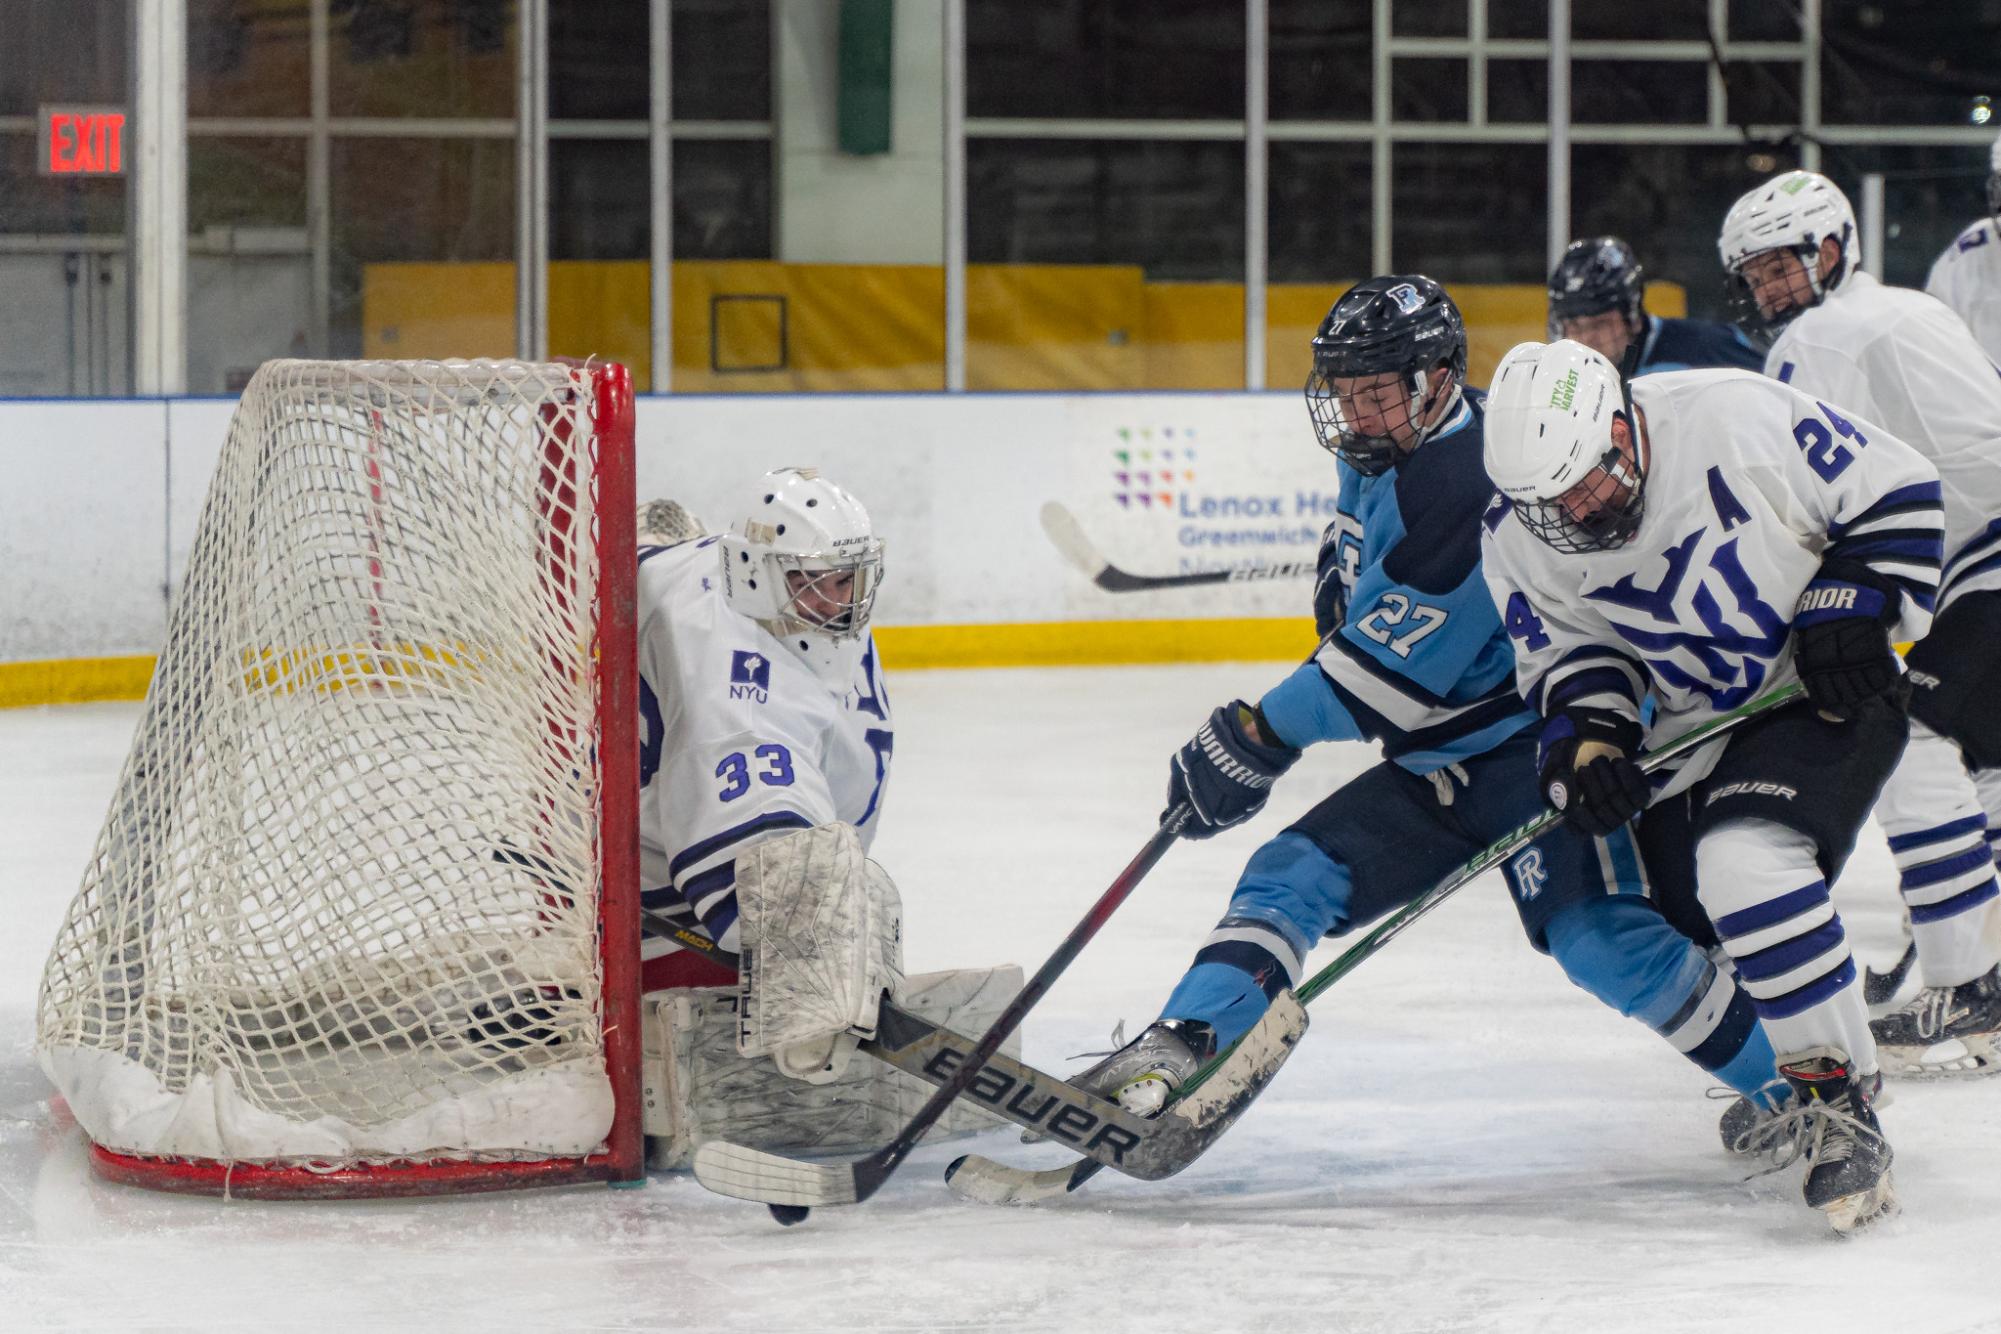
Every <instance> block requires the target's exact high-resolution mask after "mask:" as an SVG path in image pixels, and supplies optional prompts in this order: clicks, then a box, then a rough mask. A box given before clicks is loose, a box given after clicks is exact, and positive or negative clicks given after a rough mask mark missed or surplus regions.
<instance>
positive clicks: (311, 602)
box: [37, 361, 644, 1198]
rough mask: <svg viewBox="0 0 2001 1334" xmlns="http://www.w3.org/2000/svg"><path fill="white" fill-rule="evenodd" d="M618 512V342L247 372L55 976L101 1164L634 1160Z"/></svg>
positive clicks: (511, 1168)
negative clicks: (544, 360)
mask: <svg viewBox="0 0 2001 1334" xmlns="http://www.w3.org/2000/svg"><path fill="white" fill-rule="evenodd" d="M633 512H634V504H633V481H632V389H631V381H630V378H629V377H628V375H627V373H626V370H625V368H624V367H622V366H616V365H602V364H598V365H589V366H566V365H537V364H530V363H524V362H488V361H472V362H311V361H277V362H272V363H270V364H268V365H266V366H264V367H263V368H262V369H261V370H259V371H258V373H257V375H256V377H255V378H254V379H253V380H252V381H251V383H250V386H249V387H248V388H247V389H246V390H245V391H244V394H243V398H242V401H241V402H240V403H239V405H238V406H237V409H236V413H235V416H234V418H233V419H232V420H231V423H230V428H229V436H228V441H227V444H226V445H225V447H224V450H223V453H222V456H221V459H220V461H219V463H218V464H217V467H216V472H215V477H214V480H213V482H212V484H211V485H210V488H209V493H208V499H207V502H206V505H205V507H204V509H203V512H202V518H201V524H200V528H199V530H198V532H197V534H196V538H195V543H194V550H193V554H192V556H191V557H190V560H189V565H188V568H187V572H186V578H185V581H184V584H183V586H182V588H181V591H180V593H179V595H178V597H177V599H176V601H175V603H174V606H173V609H172V614H171V616H170V618H169V624H168V630H167V640H166V647H165V649H164V650H163V651H162V653H161V654H160V658H159V663H158V666H157V668H156V670H155V672H154V675H153V681H152V686H151V689H150V690H149V692H148V695H147V699H146V705H145V710H144V713H143V716H142V717H141V720H140V723H139V727H138V731H137V733H136V735H135V737H134V740H133V743H132V750H131V753H130V755H129V756H128V757H127V758H126V762H125V767H124V769H123V771H122V773H121V775H120V777H119V780H118V786H117V790H116V792H115V794H114V796H113V798H112V804H111V809H110V812H109V814H108V815H107V817H106V819H105V823H104V828H103V831H102V832H101V833H100V835H99V836H98V841H97V845H96V849H95V851H94V853H93V855H92V858H91V862H90V865H89V867H88V869H87V871H86V873H85V877H84V883H83V888H82V891H81V892H80V893H79V895H78V897H77V899H76V901H75V903H74V904H73V905H72V906H71V908H70V911H69V915H68V917H67V919H66V920H65V922H64V925H63V927H62V931H61V933H60V935H59V936H58V938H57V941H56V945H55V949H54V951H53V953H52V955H51V957H50V961H49V965H48V971H47V973H46V975H45V977H44V979H43V983H42V990H41V996H40V1003H39V1010H38V1015H37V1026H38V1037H37V1054H38V1056H39V1059H40V1061H41V1064H42V1067H43V1069H44V1070H45V1071H46V1072H47V1074H48V1075H49V1077H50V1078H51V1079H52V1080H53V1081H54V1082H55V1084H56V1086H57V1087H58V1088H59V1089H60V1090H61V1092H62V1095H63V1096H64V1098H66V1099H67V1100H68V1102H69V1105H70V1107H71V1109H72V1110H73V1111H74V1113H75V1115H76V1119H77V1121H78V1122H79V1123H80V1124H81V1126H82V1127H83V1129H84V1131H85V1132H86V1133H87V1134H88V1136H89V1137H90V1140H91V1142H92V1149H91V1152H92V1157H93V1161H94V1165H95V1166H96V1168H97V1170H98V1171H99V1172H100V1173H101V1174H103V1175H106V1176H110V1177H113V1178H115V1179H119V1180H124V1181H130V1182H135V1183H139V1184H143V1185H148V1186H153V1187H158V1188H163V1189H169V1190H183V1191H196V1192H218V1193H231V1194H239V1195H248V1196H269V1197H280V1198H283V1197H344V1196H388V1195H418V1194H444V1193H453V1192H461V1191H474V1190H495V1189H504V1188H509V1187H516V1186H531V1185H544V1184H553V1183H567V1182H577V1181H589V1180H610V1181H621V1180H636V1179H638V1178H640V1177H641V1176H642V1174H643V1171H644V1155H643V1149H642V1140H641V1134H640V1106H639V1092H638V1089H639V1077H638V1072H639V1053H640V1040H639V997H638V979H637V971H638V959H639V948H638V928H639V909H638V895H637V878H638V831H637V820H638V816H637V805H638V787H639V777H638V763H639V740H638V736H637V733H636V718H637V714H638V680H637V665H636V651H635V644H634V635H635V615H634V612H635V609H634V606H633V600H634V583H635V579H636V561H635V546H634V537H633Z"/></svg>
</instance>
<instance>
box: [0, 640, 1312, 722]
mask: <svg viewBox="0 0 2001 1334" xmlns="http://www.w3.org/2000/svg"><path fill="white" fill-rule="evenodd" d="M875 636H876V642H877V643H878V644H879V645H880V646H881V649H882V658H883V664H884V666H886V667H887V668H889V669H890V670H892V671H906V672H907V671H917V670H920V669H924V668H932V667H1082V666H1103V665H1118V664H1127V663H1168V662H1296V661H1300V660H1302V659H1304V658H1305V657H1306V655H1307V654H1308V653H1310V652H1312V650H1313V645H1314V635H1313V622H1312V621H1311V620H1310V619H1308V618H1305V617H1269V618H1267V617H1254V618H1238V619H1230V620H1197V621H1055V622H1047V623H1041V624H1028V625H885V626H878V627H877V628H876V632H875ZM450 659H451V655H450V654H436V653H430V652H425V653H421V654H416V655H414V656H413V657H412V658H411V659H410V660H408V661H406V662H403V663H401V664H400V665H399V666H397V667H396V668H395V669H394V670H395V671H396V672H398V673H400V674H402V675H409V676H416V675H422V674H424V672H425V670H426V669H425V667H424V665H423V664H426V663H430V664H437V666H433V667H432V668H431V670H438V667H439V666H442V665H443V664H445V663H447V662H449V661H450ZM246 666H248V667H250V668H251V670H250V671H249V672H248V673H247V674H246V675H245V678H244V681H245V684H246V685H248V686H250V687H252V688H258V687H265V688H282V689H299V688H301V687H305V686H310V687H311V688H313V689H317V690H324V689H329V688H338V687H339V686H341V685H349V684H357V683H359V680H360V679H361V678H363V677H369V678H373V677H376V676H379V675H381V674H383V673H384V672H385V670H386V669H385V667H384V666H383V665H381V664H374V665H362V664H361V663H360V662H359V660H358V658H357V656H356V655H353V654H347V653H338V654H327V655H304V656H300V655H280V656H278V657H274V658H272V659H271V660H270V661H268V662H253V660H250V659H246ZM152 678H153V659H152V658H151V657H148V656H138V655H135V656H132V657H123V658H54V659H47V660H42V661H36V662H0V708H27V707H31V706H34V705H39V704H83V703H88V702H90V701H93V700H121V699H122V700H132V699H144V698H145V696H146V686H147V684H148V683H149V682H150V681H151V680H152Z"/></svg>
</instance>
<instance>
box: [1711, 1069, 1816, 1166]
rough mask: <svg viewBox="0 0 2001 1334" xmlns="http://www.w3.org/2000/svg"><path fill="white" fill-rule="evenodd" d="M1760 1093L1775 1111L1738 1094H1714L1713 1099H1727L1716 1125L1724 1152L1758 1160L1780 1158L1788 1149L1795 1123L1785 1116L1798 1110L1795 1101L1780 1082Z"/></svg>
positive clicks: (1767, 1086) (1721, 1091) (1778, 1080)
mask: <svg viewBox="0 0 2001 1334" xmlns="http://www.w3.org/2000/svg"><path fill="white" fill-rule="evenodd" d="M1760 1092H1762V1093H1765V1094H1766V1095H1767V1096H1768V1097H1770V1098H1771V1099H1772V1101H1773V1102H1774V1103H1776V1104H1777V1108H1778V1109H1777V1110H1776V1111H1774V1110H1773V1109H1772V1108H1770V1107H1767V1106H1765V1105H1764V1104H1763V1103H1760V1102H1754V1101H1752V1100H1751V1099H1750V1098H1747V1097H1745V1096H1744V1095H1743V1094H1741V1093H1739V1094H1736V1095H1734V1096H1732V1095H1731V1093H1730V1090H1728V1089H1718V1090H1716V1095H1715V1096H1722V1097H1729V1098H1730V1105H1729V1106H1728V1107H1725V1108H1724V1109H1723V1117H1722V1119H1721V1120H1719V1121H1718V1122H1717V1123H1716V1133H1717V1134H1718V1135H1719V1136H1721V1137H1722V1139H1723V1147H1724V1149H1725V1151H1727V1152H1729V1153H1735V1154H1740V1155H1742V1156H1743V1157H1746V1158H1759V1157H1763V1156H1765V1155H1766V1154H1783V1153H1785V1152H1787V1151H1788V1150H1789V1149H1790V1148H1791V1133H1792V1131H1793V1130H1795V1129H1797V1127H1798V1124H1799V1122H1798V1119H1797V1118H1795V1117H1792V1116H1790V1115H1789V1114H1790V1113H1791V1112H1793V1111H1794V1110H1795V1109H1796V1108H1797V1107H1798V1106H1799V1099H1797V1098H1795V1097H1794V1096H1793V1091H1792V1089H1791V1088H1790V1087H1789V1086H1788V1085H1787V1084H1786V1082H1785V1081H1784V1080H1782V1079H1774V1080H1773V1081H1772V1082H1771V1083H1770V1084H1767V1085H1765V1087H1764V1088H1763V1089H1761V1090H1760Z"/></svg>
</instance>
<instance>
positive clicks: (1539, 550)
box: [1482, 370, 1943, 792]
mask: <svg viewBox="0 0 2001 1334" xmlns="http://www.w3.org/2000/svg"><path fill="white" fill-rule="evenodd" d="M1632 394H1633V402H1634V405H1635V406H1636V407H1637V408H1638V409H1639V410H1640V412H1641V413H1642V414H1643V419H1644V423H1645V428H1646V439H1647V443H1648V453H1647V458H1646V464H1647V476H1646V483H1645V485H1646V491H1645V509H1644V512H1643V515H1642V518H1641V520H1640V529H1639V532H1638V533H1637V534H1636V535H1635V536H1634V538H1633V540H1632V541H1630V542H1629V543H1627V544H1626V545H1625V546H1622V547H1618V548H1616V549H1614V550H1611V551H1595V552H1590V553H1586V554H1583V555H1574V556H1573V555H1563V554H1561V553H1559V552H1557V551H1554V550H1552V549H1551V548H1550V547H1549V546H1548V545H1547V544H1546V543H1544V542H1543V541H1541V540H1540V539H1539V538H1537V537H1536V536H1535V535H1534V534H1533V533H1531V532H1529V531H1528V529H1526V528H1524V527H1523V526H1522V525H1521V523H1520V522H1518V521H1517V520H1516V519H1515V517H1514V512H1513V510H1512V509H1511V508H1510V506H1509V503H1508V501H1507V498H1506V497H1504V496H1497V497H1496V498H1495V501H1494V503H1493V504H1492V505H1491V506H1490V507H1489V508H1488V511H1487V515H1486V517H1485V518H1484V519H1483V520H1482V527H1483V528H1484V530H1485V532H1484V534H1483V540H1484V544H1485V545H1484V555H1485V562H1484V563H1485V568H1486V575H1487V584H1488V589H1489V591H1490V592H1491V593H1492V594H1493V598H1494V603H1495V605H1496V606H1497V607H1499V608H1500V609H1501V620H1502V624H1503V625H1504V626H1505V627H1506V629H1507V631H1508V634H1509V635H1510V637H1511V638H1512V639H1513V640H1514V644H1515V662H1516V682H1517V684H1518V685H1519V687H1520V689H1521V692H1522V695H1523V697H1524V698H1525V699H1527V700H1528V702H1529V704H1530V706H1531V707H1532V708H1534V709H1535V710H1536V711H1537V712H1538V713H1540V714H1542V715H1544V716H1545V717H1547V716H1549V715H1551V714H1554V713H1557V712H1559V711H1561V710H1563V709H1565V708H1570V707H1592V708H1605V709H1610V710H1612V711H1614V712H1617V713H1620V714H1623V715H1625V716H1626V717H1628V718H1632V719H1634V720H1636V721H1637V720H1638V719H1639V717H1640V704H1641V701H1642V700H1643V699H1644V698H1645V697H1646V695H1647V694H1649V693H1651V694H1652V695H1653V697H1654V700H1655V705H1656V712H1655V717H1654V721H1653V734H1654V735H1656V736H1659V737H1663V738H1671V737H1676V736H1679V735H1681V734H1682V733H1683V732H1685V731H1688V730H1689V729H1690V728H1693V727H1696V726H1698V725H1700V724H1701V723H1704V722H1707V721H1708V720H1709V719H1711V718H1714V717H1716V716H1717V715H1719V714H1722V713H1726V712H1728V711H1730V710H1731V709H1734V708H1736V707H1738V706H1739V705H1741V704H1745V703H1748V702H1749V701H1750V700H1751V699H1753V698H1754V697H1756V696H1758V695H1760V694H1763V693H1765V692H1766V691H1769V690H1773V689H1776V688H1777V687H1779V686H1782V685H1786V684H1789V683H1791V682H1793V681H1796V680H1798V679H1799V676H1798V673H1797V672H1796V671H1795V670H1794V667H1793V660H1792V648H1791V642H1790V641H1791V636H1792V620H1793V612H1794V608H1795V607H1796V606H1797V605H1798V602H1799V598H1800V594H1801V593H1802V592H1803V591H1805V589H1806V586H1807V584H1808V583H1809V582H1811V581H1812V579H1813V577H1814V575H1815V573H1816V572H1817V571H1818V570H1819V568H1820V564H1821V561H1822V560H1823V559H1825V558H1826V557H1828V556H1842V557H1845V558H1847V559H1850V560H1854V561H1857V562H1859V563H1862V564H1866V565H1868V566H1869V567H1870V568H1871V569H1872V570H1874V571H1875V572H1876V573H1878V574H1880V575H1883V576H1884V577H1885V578H1888V579H1890V580H1892V581H1894V582H1895V583H1896V584H1897V586H1898V587H1899V589H1900V590H1901V591H1902V592H1903V593H1904V597H1903V599H1902V607H1901V618H1900V621H1899V624H1898V625H1897V627H1896V628H1895V631H1894V633H1895V634H1896V635H1897V636H1898V637H1900V638H1905V639H1915V638H1917V637H1919V636H1921V635H1923V634H1924V632H1925V631H1926V630H1927V629H1928V628H1929V627H1930V625H1931V605H1932V598H1933V590H1934V589H1935V588H1936V586H1937V581H1938V562H1939V554H1938V553H1939V545H1940V538H1939V533H1940V531H1941V528H1942V525H1943V519H1942V517H1941V515H1940V505H1939V486H1938V473H1937V471H1936V470H1935V469H1933V467H1932V466H1931V464H1929V463H1928V462H1926V461H1925V459H1924V458H1923V457H1922V456H1920V455H1919V454H1918V453H1917V451H1916V450H1913V449H1911V448H1910V447H1909V446H1907V445H1905V444H1904V443H1903V442H1901V441H1899V440H1897V439H1896V438H1895V437H1894V436H1892V435H1891V434H1890V433H1889V432H1887V431H1884V430H1882V429H1881V428H1880V427H1878V426H1877V425H1876V424H1875V423H1873V422H1870V421H1865V420H1862V419H1860V418H1856V417H1850V416H1848V415H1847V414H1846V413H1844V412H1840V411H1837V410H1835V409H1832V408H1830V407H1828V406H1827V405H1826V404H1823V403H1819V402H1816V401H1815V400H1814V399H1812V398H1809V397H1807V396H1806V395H1804V394H1801V393H1798V392H1797V391H1795V390H1792V389H1789V388H1787V387H1786V386H1784V385H1782V384H1779V383H1778V382H1777V381H1774V380H1770V379H1766V378H1764V377H1762V376H1758V375H1754V374H1752V373H1751V372H1749V371H1740V370H1691V371H1670V372H1666V373H1664V374H1659V375H1649V376H1645V377H1643V378H1640V379H1637V380H1634V381H1633V383H1632ZM1719 753H1721V745H1720V742H1719V743H1718V744H1714V745H1710V746H1706V747H1702V748H1700V749H1698V750H1697V751H1696V752H1694V753H1693V754H1692V755H1691V756H1690V757H1689V758H1688V759H1687V760H1686V761H1685V762H1684V763H1682V764H1680V765H1679V766H1678V767H1676V768H1675V769H1674V771H1673V772H1672V774H1671V775H1670V777H1669V778H1668V780H1667V782H1666V783H1665V785H1664V786H1663V787H1662V789H1661V790H1662V791H1663V792H1675V791H1679V790H1681V789H1682V788H1685V787H1687V786H1688V785H1689V784H1690V783H1693V782H1694V781H1696V780H1697V779H1698V778H1700V777H1702V776H1703V775H1704V774H1706V773H1708V772H1709V770H1710V768H1711V767H1713V766H1714V764H1715V762H1716V756H1717V755H1718V754H1719ZM1657 781H1658V780H1657Z"/></svg>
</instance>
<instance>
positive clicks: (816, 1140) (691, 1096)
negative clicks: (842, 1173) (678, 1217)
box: [643, 964, 1022, 1168]
mask: <svg viewBox="0 0 2001 1334" xmlns="http://www.w3.org/2000/svg"><path fill="white" fill-rule="evenodd" d="M1021 980H1022V974H1021V969H1020V968H1018V967H1016V966H1015V965H1014V964H1002V965H1000V966H999V967H995V968H954V969H948V970H946V971H944V972H937V973H918V974H914V975H912V976H911V977H908V978H905V979H904V982H903V987H902V990H901V992H900V994H899V998H898V999H899V1003H900V1004H901V1005H902V1006H903V1007H904V1008H905V1009H907V1010H909V1011H910V1012H911V1013H913V1014H916V1015H919V1016H921V1017H922V1018H925V1019H928V1020H930V1021H931V1022H932V1023H935V1024H942V1025H944V1026H945V1027H947V1028H950V1029H952V1030H953V1031H955V1032H958V1033H962V1034H965V1035H967V1036H969V1037H972V1036H978V1035H979V1034H981V1033H983V1032H985V1031H986V1030H987V1029H988V1028H990V1027H992V1026H993V1022H994V1021H995V1020H996V1019H998V1018H1000V1015H1001V1011H1002V1010H1004V1009H1006V1008H1007V1004H1008V1002H1009V1001H1011V1000H1013V999H1014V997H1015V994H1016V993H1017V992H1019V991H1020V990H1021ZM643 1013H644V1018H645V1024H644V1029H645V1039H646V1065H645V1074H646V1137H647V1160H648V1162H649V1164H650V1165H651V1166H653V1167H656V1168H678V1167H685V1166H687V1164H688V1160H689V1159H690V1158H692V1157H693V1156H694V1153H695V1150H696V1149H698V1148H700V1147H701V1146H702V1145H703V1144H705V1143H707V1142H708V1141H709V1140H712V1139H727V1140H730V1141H732V1142H734V1143H738V1144H744V1145H748V1146H750V1147H752V1148H757V1149H763V1150H765V1151H766V1152H768V1153H783V1154H795V1155H796V1154H807V1153H826V1154H851V1153H865V1152H868V1151H871V1150H874V1149H879V1148H881V1147H882V1145H883V1144H884V1142H885V1141H887V1140H888V1139H889V1138H890V1136H892V1135H894V1134H895V1133H896V1132H897V1131H898V1130H900V1129H901V1128H902V1127H903V1124H904V1123H905V1122H906V1121H908V1120H909V1119H910V1118H911V1117H912V1116H914V1115H916V1113H917V1109H918V1108H919V1107H922V1106H923V1105H924V1101H925V1099H927V1098H929V1097H930V1096H931V1094H932V1091H933V1090H932V1088H931V1086H930V1085H929V1084H926V1083H924V1082H923V1081H921V1080H919V1079H917V1078H916V1077H914V1076H912V1075H907V1074H905V1073H904V1072H903V1071H901V1070H897V1069H895V1068H893V1067H891V1066H887V1065H884V1064H883V1063H882V1062H880V1061H876V1060H872V1059H870V1058H869V1057H866V1056H862V1057H859V1058H858V1059H856V1060H855V1061H853V1062H852V1063H851V1064H850V1065H849V1066H848V1068H847V1069H846V1070H845V1071H844V1072H842V1074H841V1075H840V1077H839V1078H837V1079H835V1080H834V1081H832V1082H831V1083H825V1084H805V1083H801V1082H800V1081H799V1080H797V1079H794V1078H788V1077H787V1076H786V1075H784V1074H783V1073H781V1072H780V1071H779V1070H778V1069H777V1068H776V1067H775V1066H774V1065H773V1064H772V1063H771V1062H769V1061H763V1060H756V1061H747V1060H745V1059H744V1058H743V1057H741V1056H739V1055H737V1051H736V1035H737V993H736V991H735V989H734V988H731V987H697V988H689V989H686V990H679V991H666V992H656V993H654V994H653V995H650V996H648V997H647V1003H646V1008H645V1010H644V1012H643ZM1001 1051H1002V1052H1003V1053H1005V1054H1006V1055H1009V1056H1013V1057H1017V1058H1018V1057H1019V1056H1020V1055H1021V1034H1020V1032H1019V1031H1016V1032H1015V1033H1012V1034H1010V1035H1009V1037H1008V1039H1007V1041H1006V1042H1005V1043H1003V1044H1002V1045H1001ZM999 1124H1001V1122H1000V1121H999V1120H998V1119H997V1118H996V1117H994V1116H993V1115H992V1114H991V1113H988V1112H986V1111H983V1110H982V1109H980V1108H978V1107H976V1106H973V1105H971V1104H970V1103H967V1102H965V1101H964V1100H961V1101H959V1102H956V1103H954V1104H953V1105H952V1107H951V1109H950V1110H949V1111H947V1112H946V1113H945V1117H944V1119H943V1120H941V1121H940V1122H939V1123H938V1124H937V1125H936V1126H934V1127H933V1128H932V1129H931V1131H930V1133H929V1134H927V1135H926V1136H925V1139H926V1140H927V1141H930V1140H937V1139H953V1138H959V1137H962V1136H965V1135H971V1134H975V1133H977V1132H979V1131H982V1130H987V1129H990V1128H992V1127H994V1126H997V1125H999Z"/></svg>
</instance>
